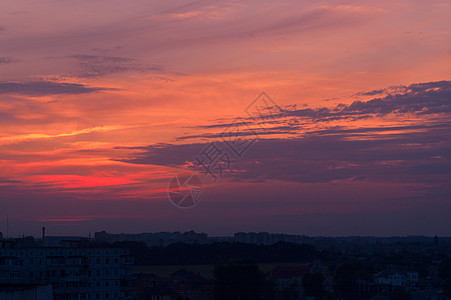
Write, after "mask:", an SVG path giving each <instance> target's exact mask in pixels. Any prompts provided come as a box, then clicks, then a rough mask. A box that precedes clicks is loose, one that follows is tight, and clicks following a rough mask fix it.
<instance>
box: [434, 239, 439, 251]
mask: <svg viewBox="0 0 451 300" xmlns="http://www.w3.org/2000/svg"><path fill="white" fill-rule="evenodd" d="M434 248H435V250H438V237H437V236H435V237H434Z"/></svg>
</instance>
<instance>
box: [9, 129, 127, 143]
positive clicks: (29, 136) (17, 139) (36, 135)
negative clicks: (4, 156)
mask: <svg viewBox="0 0 451 300" xmlns="http://www.w3.org/2000/svg"><path fill="white" fill-rule="evenodd" d="M124 128H125V127H124V126H119V125H116V126H98V127H92V128H85V129H81V130H76V131H72V132H67V133H57V134H44V133H30V134H24V135H15V136H8V137H1V138H0V144H5V143H18V142H22V141H25V140H37V139H50V138H59V137H66V136H74V135H79V134H86V133H91V132H101V131H111V130H118V129H124Z"/></svg>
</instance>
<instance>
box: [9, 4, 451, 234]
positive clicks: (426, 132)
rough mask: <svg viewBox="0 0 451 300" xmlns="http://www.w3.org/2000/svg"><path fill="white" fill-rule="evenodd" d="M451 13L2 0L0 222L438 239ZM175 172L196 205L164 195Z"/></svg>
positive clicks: (448, 180) (449, 144)
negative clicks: (195, 185) (187, 180)
mask: <svg viewBox="0 0 451 300" xmlns="http://www.w3.org/2000/svg"><path fill="white" fill-rule="evenodd" d="M450 15H451V2H450V1H449V0H431V1H415V0H411V1H404V0H401V1H388V0H381V1H365V0H360V1H338V0H337V1H303V0H289V1H268V0H249V1H229V0H223V1H212V0H208V1H207V0H200V1H179V0H174V1H163V0H154V1H147V0H146V1H145V0H131V1H118V0H95V1H92V0H77V1H74V0H67V1H57V0H39V1H38V0H4V1H2V4H1V9H0V170H1V171H0V231H2V232H3V233H4V235H5V234H6V232H7V226H6V223H7V222H6V219H7V215H8V219H9V226H8V235H9V236H10V237H16V236H22V235H23V234H25V235H35V236H39V235H40V232H41V227H42V226H45V227H46V228H47V230H46V233H47V234H48V235H83V236H87V235H88V234H89V233H92V234H93V233H94V232H96V231H100V230H106V231H107V232H111V233H122V232H127V233H138V232H160V231H182V232H185V231H190V230H195V231H197V232H205V233H208V234H209V235H230V234H233V233H234V232H237V231H257V232H259V231H266V232H274V233H290V234H305V235H311V236H317V235H324V236H347V235H377V236H393V235H439V236H449V235H450V234H451V218H449V212H450V211H451V196H450V195H451V131H450V129H451V76H450V75H451V74H450V69H451V39H450V36H451V19H450V18H449V16H450ZM180 173H183V174H191V175H194V176H195V177H196V178H198V179H199V180H200V182H201V185H202V189H201V191H202V197H201V198H196V200H199V201H198V202H197V204H196V205H195V206H193V207H189V208H180V207H177V205H174V203H172V202H171V199H170V198H169V197H168V187H171V182H173V181H172V180H173V178H177V177H175V176H177V174H180ZM186 190H188V191H191V187H190V185H188V186H185V188H184V189H183V188H182V191H186Z"/></svg>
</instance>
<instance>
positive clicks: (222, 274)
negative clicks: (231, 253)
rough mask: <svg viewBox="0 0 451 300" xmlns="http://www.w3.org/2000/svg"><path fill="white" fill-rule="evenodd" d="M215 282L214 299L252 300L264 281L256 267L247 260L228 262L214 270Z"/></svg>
mask: <svg viewBox="0 0 451 300" xmlns="http://www.w3.org/2000/svg"><path fill="white" fill-rule="evenodd" d="M214 277H215V279H216V281H217V285H216V291H215V294H216V296H215V299H218V300H229V299H241V300H247V299H249V300H254V299H257V298H258V296H259V295H260V292H261V291H262V290H263V287H264V279H263V276H262V274H261V273H260V269H259V267H258V265H257V264H256V263H255V262H254V261H252V260H248V259H237V260H232V261H229V262H228V263H227V264H225V265H217V266H215V268H214Z"/></svg>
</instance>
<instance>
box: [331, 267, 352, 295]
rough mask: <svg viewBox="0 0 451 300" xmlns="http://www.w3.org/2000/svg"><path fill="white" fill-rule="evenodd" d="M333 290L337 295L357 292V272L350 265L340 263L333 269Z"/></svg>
mask: <svg viewBox="0 0 451 300" xmlns="http://www.w3.org/2000/svg"><path fill="white" fill-rule="evenodd" d="M334 281H335V290H336V291H337V292H338V293H339V294H344V293H346V294H350V293H355V292H356V291H357V271H356V269H355V267H354V265H353V264H352V263H342V264H340V265H338V266H337V267H336V268H335V274H334Z"/></svg>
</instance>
